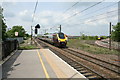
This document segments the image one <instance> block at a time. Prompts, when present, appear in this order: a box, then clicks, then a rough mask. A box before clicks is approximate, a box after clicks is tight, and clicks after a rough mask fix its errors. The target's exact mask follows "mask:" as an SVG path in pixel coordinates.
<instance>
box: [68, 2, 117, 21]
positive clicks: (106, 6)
mask: <svg viewBox="0 0 120 80" xmlns="http://www.w3.org/2000/svg"><path fill="white" fill-rule="evenodd" d="M115 4H117V3H114V4H112V5H108V6H105V7H103V8H100V9H98V10H95V11H94V12H92V14H94V13H96V12H98V11H100V10H102V9H105V8H108V7H111V6H113V5H115ZM110 12H111V11H110ZM90 13H91V12H89V13H87V14H85V15H83V16H86V15H89V14H90ZM90 17H94V16H90ZM90 17H87V18H90ZM87 18H82V19H79V20H84V19H87ZM68 21H69V20H68Z"/></svg>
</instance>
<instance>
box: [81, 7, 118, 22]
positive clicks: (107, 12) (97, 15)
mask: <svg viewBox="0 0 120 80" xmlns="http://www.w3.org/2000/svg"><path fill="white" fill-rule="evenodd" d="M118 10H120V9H116V10H112V11H108V12H105V13H101V14H98V15H93V16H90V17H87V18H84V19H89V18H91V17H92V18H93V17H96V16H101V15H104V14H109V13H113V12H116V11H118ZM84 19H80V20H84Z"/></svg>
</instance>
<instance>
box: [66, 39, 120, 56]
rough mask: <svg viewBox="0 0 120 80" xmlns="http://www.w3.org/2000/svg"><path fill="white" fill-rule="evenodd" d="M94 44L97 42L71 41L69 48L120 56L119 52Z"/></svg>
mask: <svg viewBox="0 0 120 80" xmlns="http://www.w3.org/2000/svg"><path fill="white" fill-rule="evenodd" d="M94 42H95V40H81V39H69V41H68V44H67V46H68V47H71V48H75V49H80V50H83V51H86V52H90V53H93V54H115V55H117V54H120V52H119V51H117V50H109V49H107V48H103V47H99V46H97V45H96V44H95V43H94Z"/></svg>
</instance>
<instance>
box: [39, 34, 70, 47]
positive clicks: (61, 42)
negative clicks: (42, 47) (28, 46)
mask: <svg viewBox="0 0 120 80" xmlns="http://www.w3.org/2000/svg"><path fill="white" fill-rule="evenodd" d="M39 38H40V39H41V40H43V41H46V42H49V43H51V44H53V45H55V46H58V47H66V45H67V41H68V37H67V35H65V34H64V33H62V32H60V33H54V34H50V35H42V36H41V37H39Z"/></svg>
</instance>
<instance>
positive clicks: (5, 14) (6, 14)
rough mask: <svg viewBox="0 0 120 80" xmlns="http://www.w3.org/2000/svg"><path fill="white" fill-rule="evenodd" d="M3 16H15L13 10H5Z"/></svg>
mask: <svg viewBox="0 0 120 80" xmlns="http://www.w3.org/2000/svg"><path fill="white" fill-rule="evenodd" d="M4 16H5V17H6V18H11V17H15V14H14V13H13V12H10V11H7V12H5V13H4Z"/></svg>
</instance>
